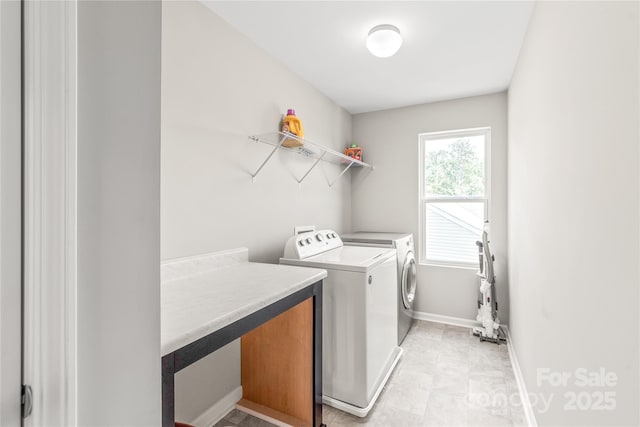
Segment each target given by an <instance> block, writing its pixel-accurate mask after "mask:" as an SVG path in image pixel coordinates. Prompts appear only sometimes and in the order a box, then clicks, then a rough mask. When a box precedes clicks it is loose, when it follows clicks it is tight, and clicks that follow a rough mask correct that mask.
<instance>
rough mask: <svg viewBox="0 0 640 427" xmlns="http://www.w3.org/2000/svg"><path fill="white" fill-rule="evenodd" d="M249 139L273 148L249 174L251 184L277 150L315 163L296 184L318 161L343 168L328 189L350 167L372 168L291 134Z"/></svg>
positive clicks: (299, 182)
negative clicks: (295, 154)
mask: <svg viewBox="0 0 640 427" xmlns="http://www.w3.org/2000/svg"><path fill="white" fill-rule="evenodd" d="M249 139H251V140H252V141H255V142H262V143H263V144H267V145H270V146H272V147H273V150H271V152H270V153H269V155H268V156H267V158H266V159H264V161H263V162H262V164H261V165H260V166H259V167H258V169H256V171H255V173H253V174H251V178H252V180H253V182H255V180H256V177H257V176H258V174H259V173H260V171H261V170H262V168H264V166H265V165H266V164H267V163H268V162H269V160H270V159H271V157H273V155H274V154H275V153H276V151H278V150H286V151H290V152H294V153H297V154H300V155H302V156H305V157H309V158H312V159H315V162H313V164H312V165H311V167H310V168H309V169H308V170H307V171H306V172H305V174H304V175H302V178H300V179H298V180H297V181H298V184H302V182H303V181H304V180H305V178H306V177H307V176H308V175H309V173H311V171H312V170H313V169H314V168H315V167H316V166H317V165H318V163H320V161H323V162H327V163H333V164H336V165H340V166H342V167H343V169H342V172H340V175H338V176H337V177H336V178H335V179H334V180H333V182H330V183H329V187H333V184H335V183H336V182H337V181H338V180H339V179H340V178H341V177H342V175H344V174H345V173H346V172H347V171H348V170H349V169H351V168H352V167H356V168H370V169H373V166H372V165H370V164H368V163H365V162H362V161H360V160H357V159H354V158H353V157H349V156H346V155H344V154H342V153H340V152H338V151H335V150H332V149H331V148H327V147H325V146H323V145H320V144H318V143H315V142H311V141H309V140H307V139H304V138H299V137H297V136H296V135H293V134H291V133H285V132H270V133H263V134H260V135H251V136H249Z"/></svg>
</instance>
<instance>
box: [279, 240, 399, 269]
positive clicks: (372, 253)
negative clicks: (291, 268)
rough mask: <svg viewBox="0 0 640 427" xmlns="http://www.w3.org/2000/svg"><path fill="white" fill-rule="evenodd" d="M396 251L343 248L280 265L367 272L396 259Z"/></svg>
mask: <svg viewBox="0 0 640 427" xmlns="http://www.w3.org/2000/svg"><path fill="white" fill-rule="evenodd" d="M395 257H396V251H395V249H388V248H370V247H362V246H342V247H339V248H337V249H333V250H330V251H327V252H323V253H321V254H318V255H314V256H311V257H308V258H305V259H292V258H280V264H288V265H299V266H303V267H314V268H324V269H326V270H341V271H355V272H367V271H369V270H371V269H373V268H375V267H377V266H378V265H380V264H382V263H383V262H385V261H387V260H389V259H392V258H393V259H395Z"/></svg>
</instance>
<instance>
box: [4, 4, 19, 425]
mask: <svg viewBox="0 0 640 427" xmlns="http://www.w3.org/2000/svg"><path fill="white" fill-rule="evenodd" d="M20 9H21V2H20V1H18V0H13V1H0V354H2V357H1V358H0V426H11V427H13V426H19V425H21V388H22V379H21V376H22V369H21V363H22V362H21V359H22V354H21V353H22V351H21V347H22V344H21V307H22V302H21V286H22V285H21V283H22V278H21V274H22V271H21V265H22V237H21V228H22V203H21V193H22V185H21V175H22V170H21V169H22V168H21V165H22V154H21V151H22V131H21V120H22V119H21V117H22V111H21V110H22V102H21V99H22V96H21V65H20V63H21V61H20V57H21V44H20V34H21V19H20Z"/></svg>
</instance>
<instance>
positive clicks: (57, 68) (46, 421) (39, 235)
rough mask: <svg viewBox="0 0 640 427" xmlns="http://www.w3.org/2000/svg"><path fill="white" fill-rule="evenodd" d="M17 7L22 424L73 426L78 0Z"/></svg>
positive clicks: (75, 345)
mask: <svg viewBox="0 0 640 427" xmlns="http://www.w3.org/2000/svg"><path fill="white" fill-rule="evenodd" d="M23 8H24V10H23V28H24V29H23V31H24V33H23V34H24V41H23V55H24V68H23V70H24V71H23V85H24V98H23V99H24V110H23V115H24V117H23V120H24V133H23V144H24V154H23V162H24V182H23V194H24V195H23V197H24V205H23V206H24V237H23V244H24V267H23V268H24V279H23V382H24V384H27V385H29V386H30V387H31V389H32V392H33V411H32V413H31V415H30V416H28V417H26V418H25V419H24V421H23V425H25V426H31V425H34V426H39V425H66V426H75V425H77V321H76V319H77V303H76V295H77V289H76V276H77V273H76V272H77V268H76V259H77V254H76V248H77V244H76V235H77V191H76V189H77V159H76V157H77V2H76V1H75V0H67V1H62V2H31V1H24V0H23ZM48 393H51V394H48ZM54 393H55V396H54V397H51V396H52V395H53V394H54Z"/></svg>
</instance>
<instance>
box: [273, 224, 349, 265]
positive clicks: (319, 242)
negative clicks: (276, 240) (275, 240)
mask: <svg viewBox="0 0 640 427" xmlns="http://www.w3.org/2000/svg"><path fill="white" fill-rule="evenodd" d="M342 246H343V245H342V239H341V238H340V236H339V235H338V233H336V232H335V231H333V230H310V231H305V232H302V233H298V234H296V235H295V236H293V237H290V238H289V240H288V241H287V244H286V245H285V247H284V257H285V258H290V259H305V258H308V257H310V256H314V255H318V254H321V253H323V252H326V251H330V250H332V249H336V248H340V247H342Z"/></svg>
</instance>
